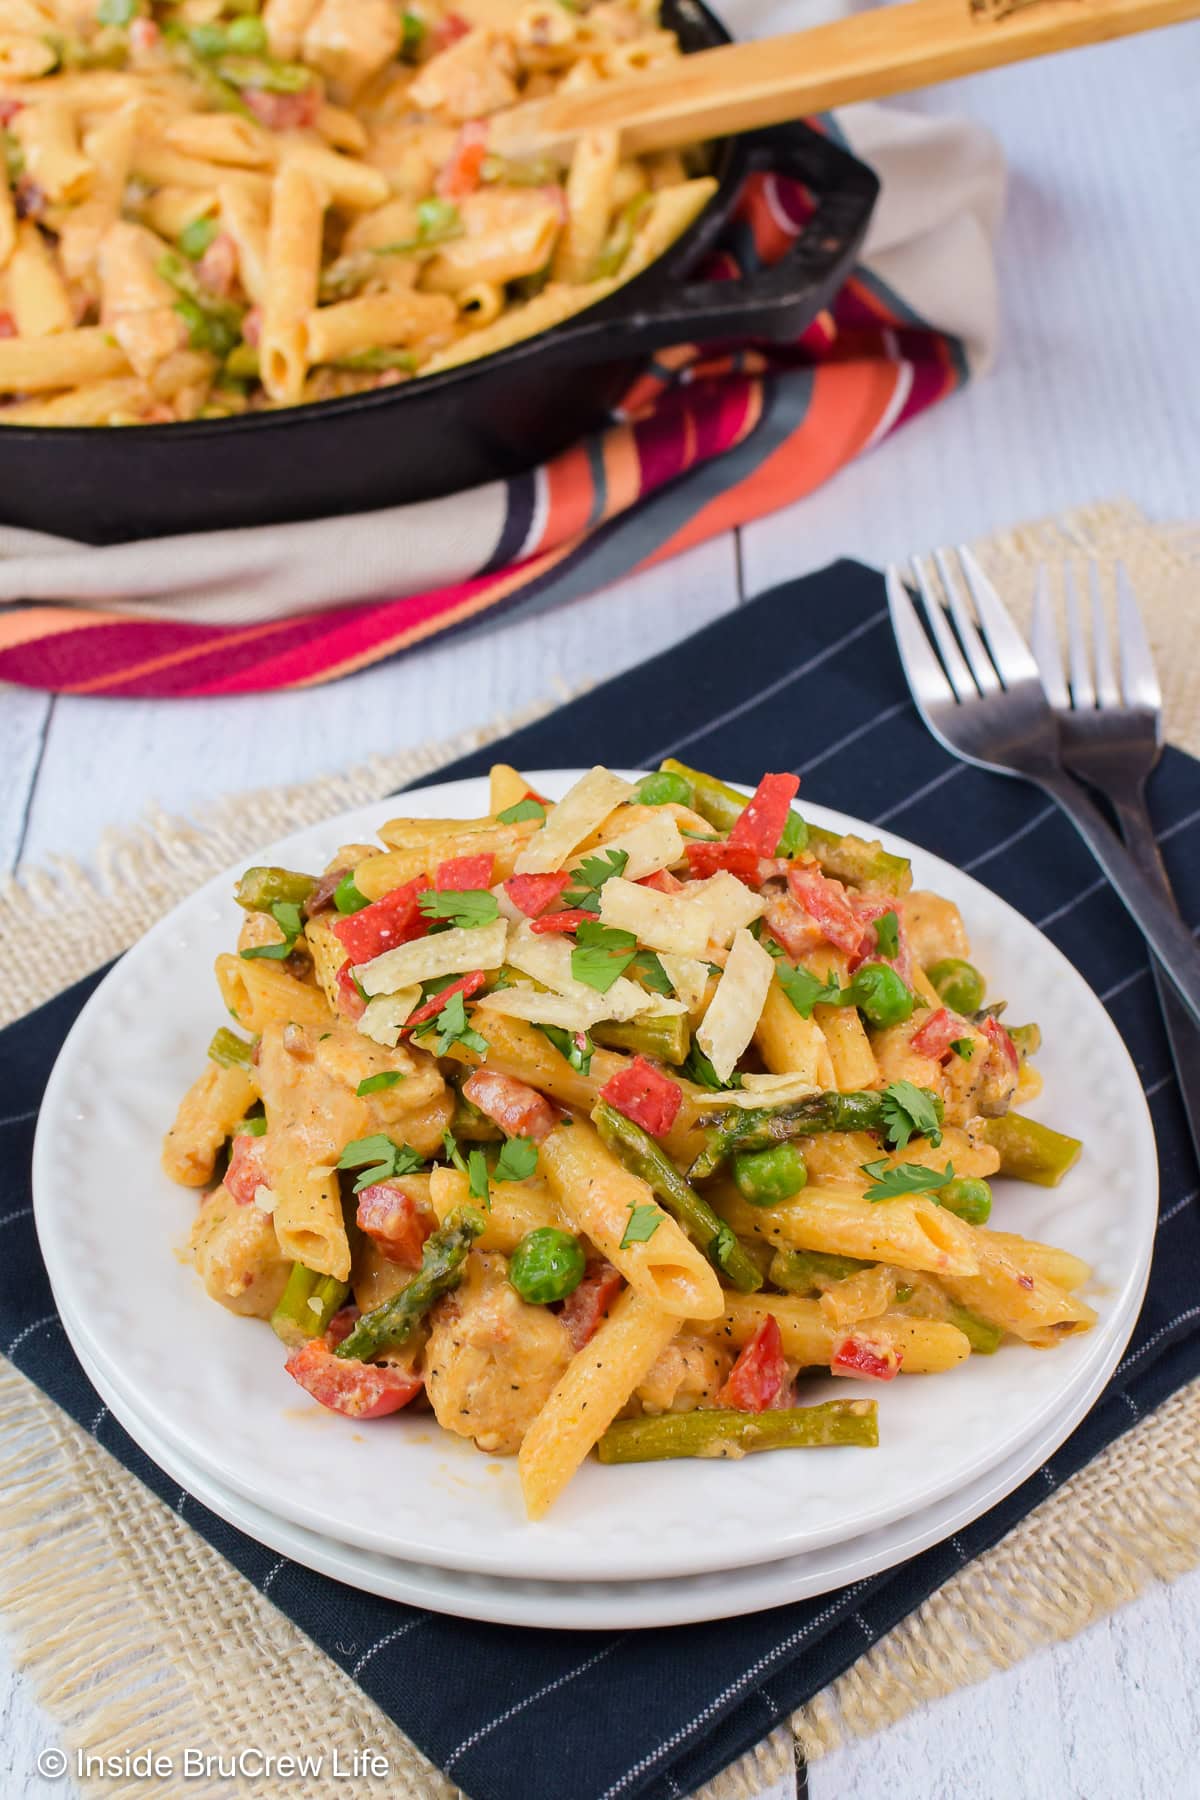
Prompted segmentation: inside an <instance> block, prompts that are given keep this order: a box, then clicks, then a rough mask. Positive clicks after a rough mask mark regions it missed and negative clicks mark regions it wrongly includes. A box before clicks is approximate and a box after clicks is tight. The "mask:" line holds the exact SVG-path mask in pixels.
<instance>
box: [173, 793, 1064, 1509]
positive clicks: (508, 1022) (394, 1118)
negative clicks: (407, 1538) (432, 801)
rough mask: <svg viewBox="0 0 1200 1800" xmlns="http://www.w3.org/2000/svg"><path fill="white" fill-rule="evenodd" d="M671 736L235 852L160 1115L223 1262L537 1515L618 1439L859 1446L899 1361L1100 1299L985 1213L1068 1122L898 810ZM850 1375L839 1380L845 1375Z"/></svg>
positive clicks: (261, 1310) (1046, 1178) (351, 1383)
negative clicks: (617, 764)
mask: <svg viewBox="0 0 1200 1800" xmlns="http://www.w3.org/2000/svg"><path fill="white" fill-rule="evenodd" d="M797 787H798V782H797V779H796V777H795V776H794V775H765V776H764V777H763V779H762V781H761V782H760V783H759V785H758V788H757V790H756V791H755V793H754V794H753V796H752V797H750V798H749V799H747V797H746V796H745V795H744V794H741V793H739V792H738V791H737V790H735V789H733V788H729V787H726V786H725V785H724V784H723V783H721V782H719V781H716V780H714V779H713V778H712V777H711V776H708V775H704V774H702V773H701V772H699V771H697V770H694V769H687V768H684V767H683V766H682V765H679V764H676V763H666V764H664V765H663V767H662V769H660V770H659V771H658V773H656V774H654V775H650V776H647V777H646V778H645V779H644V780H642V781H641V782H640V783H638V784H636V785H634V784H631V783H630V782H628V781H626V780H623V779H622V778H620V777H619V776H616V775H614V774H613V773H611V772H610V771H609V770H608V769H605V768H601V767H597V768H594V769H591V770H589V771H588V772H587V773H586V774H585V775H583V776H582V777H581V778H580V779H579V780H578V781H577V782H576V783H575V785H574V787H573V788H572V789H571V790H570V791H569V792H568V793H567V794H566V795H565V796H564V797H563V799H562V800H560V801H559V802H558V804H557V805H553V804H551V803H550V802H549V801H546V800H543V799H542V797H541V796H540V795H538V794H536V793H534V792H533V791H531V790H530V788H529V787H528V784H527V783H526V782H525V780H524V778H523V777H522V776H521V775H519V774H518V772H517V771H516V770H514V769H510V768H508V767H506V766H504V765H498V766H497V767H495V768H494V769H493V771H492V776H491V794H490V800H491V808H492V810H491V812H490V813H489V814H488V816H486V817H484V818H478V819H394V820H392V821H390V822H389V823H387V824H385V825H384V826H383V827H382V828H381V831H380V837H381V839H382V844H381V845H367V844H351V845H346V846H344V847H343V848H342V849H340V850H338V851H337V852H336V853H335V854H334V856H333V858H332V860H331V862H330V864H329V867H328V868H327V869H326V870H325V871H324V873H322V874H320V875H310V874H304V873H300V872H297V871H294V870H289V869H280V868H253V869H249V870H248V871H247V872H246V873H245V875H244V876H243V877H242V879H241V881H240V883H239V885H238V889H237V899H238V902H239V904H240V905H241V907H242V908H243V924H242V927H241V932H240V936H239V940H238V947H237V952H236V954H233V953H230V954H225V955H222V956H220V957H219V958H218V959H217V977H218V983H219V986H220V991H221V994H222V997H223V999H224V1000H225V1003H226V1006H227V1008H228V1010H229V1012H230V1013H231V1014H232V1017H233V1021H234V1024H235V1025H236V1026H237V1027H238V1029H237V1030H233V1029H231V1028H229V1027H222V1028H221V1029H219V1030H218V1031H217V1033H216V1035H215V1037H214V1038H213V1040H212V1044H211V1045H210V1048H209V1061H208V1064H207V1066H206V1068H205V1070H204V1071H203V1073H202V1074H201V1075H200V1076H199V1078H198V1079H197V1081H196V1082H195V1084H194V1085H193V1087H192V1088H191V1089H190V1090H189V1092H188V1093H187V1094H186V1095H185V1097H184V1099H183V1101H182V1103H181V1105H180V1109H179V1113H178V1116H177V1118H176V1121H175V1124H174V1127H173V1129H172V1130H171V1131H170V1132H169V1133H168V1134H167V1138H166V1140H165V1144H164V1151H163V1160H164V1167H165V1169H166V1171H167V1173H168V1174H169V1175H170V1176H171V1177H172V1179H174V1180H176V1181H179V1182H182V1183H184V1184H185V1185H188V1186H192V1187H201V1188H205V1189H206V1190H207V1192H206V1195H205V1197H204V1199H203V1201H202V1204H201V1207H200V1211H199V1214H198V1216H197V1219H196V1223H195V1226H194V1228H193V1232H192V1238H191V1251H192V1257H193V1261H194V1263H195V1266H196V1268H197V1271H198V1272H199V1274H200V1276H201V1278H202V1279H203V1281H204V1284H205V1286H206V1288H207V1290H208V1292H209V1293H210V1294H211V1295H212V1297H213V1298H214V1299H216V1300H218V1301H220V1302H221V1304H222V1305H225V1306H228V1307H230V1308H232V1309H233V1310H234V1311H236V1312H239V1313H243V1314H248V1315H251V1316H255V1317H258V1318H261V1319H269V1320H270V1322H271V1325H272V1327H273V1328H274V1330H275V1332H276V1334H277V1335H278V1336H279V1337H280V1338H281V1339H282V1340H283V1342H284V1344H285V1345H286V1346H287V1348H288V1351H289V1356H288V1360H287V1365H286V1366H287V1371H288V1373H289V1374H290V1375H291V1376H292V1377H293V1378H294V1379H295V1380H296V1381H297V1382H298V1383H299V1384H300V1385H301V1387H303V1388H304V1389H305V1390H306V1391H307V1393H309V1394H310V1395H311V1396H312V1397H313V1399H314V1400H316V1401H318V1402H319V1403H320V1404H322V1405H323V1406H326V1407H328V1408H331V1409H332V1410H333V1411H335V1412H340V1413H343V1414H345V1415H347V1416H349V1417H351V1418H355V1419H374V1418H379V1417H382V1416H384V1415H386V1414H389V1413H392V1412H396V1411H398V1410H399V1409H401V1408H403V1407H410V1406H411V1407H418V1408H420V1407H425V1406H428V1407H431V1408H432V1410H433V1413H434V1415H435V1416H436V1418H437V1420H438V1422H439V1424H440V1425H441V1426H442V1427H443V1428H444V1429H445V1430H447V1431H449V1432H452V1433H455V1434H457V1435H459V1436H462V1437H466V1438H469V1439H471V1440H473V1442H474V1443H475V1444H476V1445H477V1446H478V1447H479V1448H480V1449H481V1450H484V1451H486V1452H488V1453H489V1454H515V1455H516V1456H517V1458H518V1467H519V1471H520V1476H521V1482H522V1488H523V1492H524V1495H525V1501H526V1506H527V1508H528V1511H529V1514H530V1516H531V1517H533V1518H537V1517H540V1516H541V1515H542V1514H543V1513H544V1512H545V1511H546V1510H547V1508H548V1507H549V1506H551V1505H552V1504H553V1502H554V1500H555V1499H556V1497H557V1496H558V1495H559V1494H560V1493H561V1492H562V1490H563V1488H564V1487H565V1486H566V1484H567V1483H568V1482H569V1481H570V1479H571V1476H572V1475H573V1474H574V1473H575V1471H576V1470H577V1469H578V1467H579V1466H580V1464H581V1463H582V1462H583V1461H584V1460H585V1458H586V1457H587V1456H588V1455H589V1454H590V1453H591V1452H592V1451H593V1450H596V1451H597V1453H598V1455H599V1458H600V1460H601V1461H602V1462H613V1463H615V1462H631V1461H644V1460H647V1459H656V1458H662V1457H677V1456H741V1455H744V1454H746V1453H747V1452H748V1451H755V1450H766V1449H775V1448H786V1447H797V1448H802V1447H818V1446H828V1445H858V1446H869V1445H871V1444H874V1443H875V1442H877V1431H878V1423H877V1416H876V1410H877V1409H876V1403H875V1402H874V1401H873V1400H871V1399H869V1398H868V1397H867V1395H869V1393H870V1391H871V1389H870V1387H868V1388H867V1389H866V1390H865V1393H864V1392H863V1391H861V1390H860V1389H858V1388H856V1389H855V1390H853V1391H852V1395H851V1397H850V1398H844V1399H837V1398H832V1399H824V1400H822V1401H820V1402H819V1403H818V1404H816V1405H809V1406H799V1405H797V1403H796V1391H795V1382H796V1378H797V1375H798V1374H799V1373H800V1372H801V1371H804V1370H808V1371H814V1370H815V1371H821V1370H825V1371H828V1373H829V1374H830V1375H832V1376H834V1377H848V1378H851V1379H853V1380H855V1381H856V1382H860V1383H871V1384H876V1385H877V1386H881V1385H882V1384H886V1383H888V1382H890V1381H892V1380H893V1379H894V1378H895V1377H896V1376H897V1375H905V1376H908V1375H916V1374H938V1373H943V1372H946V1371H948V1370H951V1369H954V1368H956V1367H958V1366H959V1365H960V1364H961V1363H963V1362H965V1361H966V1360H967V1359H968V1358H969V1357H971V1356H978V1355H990V1354H992V1353H993V1352H995V1351H996V1350H997V1349H999V1348H1000V1347H1001V1345H1002V1344H1004V1343H1005V1341H1006V1340H1012V1341H1014V1342H1016V1343H1021V1342H1023V1343H1024V1344H1026V1345H1032V1346H1035V1347H1037V1348H1049V1347H1051V1346H1053V1345H1054V1344H1056V1343H1059V1342H1060V1341H1061V1340H1062V1339H1063V1338H1065V1337H1067V1336H1069V1335H1071V1334H1073V1333H1076V1332H1079V1331H1085V1330H1087V1329H1088V1328H1089V1327H1090V1326H1091V1325H1092V1324H1093V1323H1094V1320H1095V1314H1094V1313H1093V1311H1092V1309H1091V1307H1090V1306H1088V1304H1087V1303H1086V1301H1084V1300H1083V1299H1082V1298H1081V1296H1080V1289H1081V1288H1082V1287H1083V1286H1084V1284H1085V1283H1086V1281H1087V1279H1088V1276H1089V1270H1088V1267H1087V1265H1086V1263H1084V1262H1081V1261H1080V1260H1079V1259H1078V1258H1077V1257H1075V1256H1073V1255H1071V1254H1070V1253H1069V1252H1067V1251H1064V1250H1058V1249H1055V1248H1053V1247H1051V1246H1049V1245H1044V1244H1037V1243H1032V1242H1029V1241H1027V1240H1025V1239H1023V1238H1021V1237H1018V1236H1015V1235H1013V1234H1011V1233H1007V1232H1002V1231H999V1230H993V1229H992V1228H991V1225H990V1213H991V1207H992V1195H991V1189H990V1186H989V1180H988V1178H989V1177H990V1176H992V1175H994V1174H996V1173H997V1172H999V1173H1001V1174H1007V1175H1014V1176H1017V1177H1019V1178H1021V1179H1024V1180H1027V1181H1035V1182H1040V1183H1042V1184H1045V1185H1054V1184H1056V1183H1057V1182H1058V1181H1060V1180H1061V1179H1062V1177H1063V1175H1064V1174H1065V1173H1066V1171H1067V1170H1068V1169H1069V1168H1070V1167H1071V1165H1072V1164H1073V1162H1074V1161H1075V1159H1076V1157H1077V1156H1078V1154H1079V1150H1080V1145H1079V1143H1078V1141H1077V1140H1076V1139H1074V1138H1070V1137H1066V1136H1064V1135H1063V1134H1062V1133H1060V1132H1057V1131H1055V1130H1052V1129H1051V1128H1049V1127H1048V1126H1046V1125H1043V1124H1041V1123H1038V1122H1037V1121H1035V1120H1033V1119H1031V1118H1028V1117H1026V1116H1025V1115H1024V1114H1023V1113H1022V1112H1021V1111H1019V1110H1017V1108H1018V1107H1019V1106H1020V1105H1022V1104H1023V1103H1025V1102H1027V1101H1031V1100H1033V1099H1035V1098H1036V1096H1037V1094H1038V1093H1039V1091H1040V1088H1041V1081H1040V1077H1039V1076H1038V1074H1037V1072H1036V1070H1035V1068H1034V1065H1033V1063H1032V1061H1031V1060H1030V1059H1031V1058H1032V1056H1033V1055H1034V1053H1035V1052H1036V1050H1037V1048H1038V1045H1039V1041H1040V1040H1039V1033H1038V1030H1037V1027H1036V1026H1033V1025H1006V1024H1005V1023H1003V1022H1002V1018H1001V1015H1002V1014H1003V1013H1004V1010H1005V1009H1004V1006H1003V1005H1002V1004H985V987H984V980H983V977H982V975H981V974H980V973H979V971H978V970H977V969H976V968H975V967H974V965H973V964H972V963H971V962H970V961H969V960H968V952H969V944H968V941H967V937H966V932H965V929H964V925H963V921H962V919H961V917H960V915H959V912H958V909H957V907H956V906H955V905H954V904H953V903H952V902H951V901H949V900H946V899H944V898H942V897H941V896H939V895H937V894H934V893H928V892H919V891H916V890H914V889H913V887H912V879H911V873H910V870H909V866H908V863H907V862H906V861H905V860H904V859H903V858H901V857H898V856H895V855H893V854H891V853H890V852H889V851H887V850H886V849H885V848H884V847H883V846H882V845H881V844H879V843H876V842H866V841H865V840H863V839H860V838H856V837H850V836H847V837H838V836H835V835H834V834H832V833H830V832H827V831H824V830H822V829H820V828H818V827H816V826H810V825H807V824H806V822H805V821H804V819H803V818H802V817H801V815H800V814H799V813H797V812H796V811H795V809H794V807H793V805H792V801H793V799H794V796H795V793H796V790H797ZM835 1387H836V1384H835Z"/></svg>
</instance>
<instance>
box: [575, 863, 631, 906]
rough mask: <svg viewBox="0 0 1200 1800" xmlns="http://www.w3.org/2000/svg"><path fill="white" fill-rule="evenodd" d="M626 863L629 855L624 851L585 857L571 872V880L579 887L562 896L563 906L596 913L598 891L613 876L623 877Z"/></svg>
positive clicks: (598, 898) (598, 901) (598, 900)
mask: <svg viewBox="0 0 1200 1800" xmlns="http://www.w3.org/2000/svg"><path fill="white" fill-rule="evenodd" d="M628 861H629V853H628V851H626V850H605V851H604V852H603V854H602V855H600V856H585V857H584V859H583V861H582V862H581V863H580V865H579V867H578V868H577V869H572V870H571V876H572V879H573V880H575V881H578V882H579V883H581V885H580V886H579V887H577V888H571V889H569V890H568V891H567V892H566V893H565V894H564V895H563V904H564V906H580V907H583V908H584V909H585V911H587V912H596V911H598V910H599V906H600V889H601V888H602V887H603V886H604V884H605V882H606V881H608V880H609V879H610V877H612V876H613V875H623V874H624V872H625V864H626V863H627V862H628Z"/></svg>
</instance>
